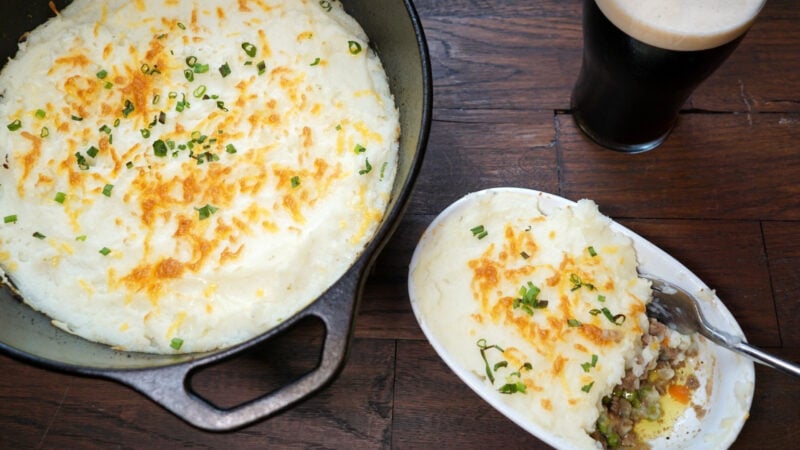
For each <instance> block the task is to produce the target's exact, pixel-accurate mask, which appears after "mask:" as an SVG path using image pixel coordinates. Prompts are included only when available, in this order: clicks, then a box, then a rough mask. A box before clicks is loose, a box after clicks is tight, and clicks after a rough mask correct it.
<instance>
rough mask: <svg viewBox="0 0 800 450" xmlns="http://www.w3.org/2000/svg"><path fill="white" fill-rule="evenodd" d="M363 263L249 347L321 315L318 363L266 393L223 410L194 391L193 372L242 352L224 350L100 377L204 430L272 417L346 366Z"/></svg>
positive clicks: (224, 427)
mask: <svg viewBox="0 0 800 450" xmlns="http://www.w3.org/2000/svg"><path fill="white" fill-rule="evenodd" d="M357 266H358V267H355V266H354V267H352V268H351V270H349V271H348V272H347V274H345V276H344V277H343V278H341V279H340V280H339V281H338V282H337V283H336V284H334V285H333V286H332V287H331V288H330V289H328V291H326V292H325V293H324V294H323V295H322V296H321V297H319V298H318V299H317V300H315V301H314V302H313V303H312V304H311V305H310V306H309V307H308V308H306V309H305V310H303V311H301V312H300V313H298V314H296V315H295V316H293V317H292V319H291V320H290V321H289V322H288V323H286V324H285V326H281V327H279V328H278V329H275V330H273V331H272V332H269V333H268V334H266V335H264V336H262V337H260V338H258V341H257V342H255V343H248V344H245V345H246V346H248V347H249V346H252V345H259V344H262V343H264V342H266V341H268V340H270V339H271V338H272V337H274V336H276V335H277V334H280V333H281V332H282V331H284V330H286V329H288V328H289V327H291V326H293V325H294V324H295V323H297V321H299V320H300V319H302V318H305V317H309V316H316V317H318V318H319V319H320V320H322V321H323V322H324V324H325V340H324V343H323V348H322V355H321V357H320V361H319V364H318V366H317V367H316V368H315V369H314V370H312V371H311V372H309V373H307V374H305V375H303V376H301V377H300V378H298V379H296V380H294V381H292V382H291V383H289V384H287V385H285V386H282V387H280V388H278V389H276V390H275V391H272V392H270V393H268V394H265V395H263V396H262V397H259V398H257V399H254V400H252V401H249V402H246V403H244V404H242V405H239V406H236V407H233V408H230V409H221V408H218V407H216V406H214V405H212V404H211V403H209V402H207V401H206V400H204V399H203V398H201V397H200V396H198V395H197V394H196V393H194V392H193V391H192V390H191V388H190V386H189V384H190V383H189V378H190V377H191V373H192V372H193V371H195V370H198V369H200V368H203V367H207V366H210V365H213V364H215V363H218V362H221V361H222V360H224V359H225V358H227V357H230V356H234V355H235V354H236V353H237V351H231V352H224V353H223V355H222V356H221V357H219V358H213V357H212V358H200V359H198V360H196V361H190V362H187V363H181V364H176V365H172V366H165V367H159V368H155V369H143V370H124V371H110V372H104V373H101V374H99V375H101V376H104V377H107V378H111V379H113V380H116V381H119V382H121V383H123V384H126V385H128V386H130V387H132V388H134V389H136V390H137V391H139V392H141V393H142V394H144V395H146V396H147V397H149V398H150V399H152V400H153V401H155V402H156V403H158V404H159V405H161V406H162V407H164V408H166V409H167V410H169V411H171V412H172V413H174V414H175V415H177V416H178V417H180V418H181V419H183V420H185V421H186V422H188V423H189V424H191V425H194V426H195V427H198V428H201V429H204V430H209V431H229V430H233V429H236V428H239V427H243V426H245V425H248V424H251V423H253V422H255V421H258V420H261V419H264V418H267V417H269V416H271V415H274V414H276V413H277V412H279V411H281V410H283V409H284V408H286V407H288V406H290V405H292V404H294V403H296V402H298V401H300V400H302V399H304V398H306V397H308V396H310V395H311V394H312V393H314V392H316V391H318V390H319V389H321V388H323V387H324V386H326V385H327V384H328V383H330V382H331V381H333V379H334V378H335V377H336V376H337V375H338V374H339V372H340V371H341V369H342V368H343V367H344V362H345V359H346V356H347V349H348V346H349V341H350V335H351V332H352V324H353V318H354V315H355V311H356V305H357V302H358V298H359V297H360V296H361V292H360V291H361V287H362V283H361V280H362V278H363V277H362V274H363V272H364V264H363V262H362V261H359V262H358V263H357Z"/></svg>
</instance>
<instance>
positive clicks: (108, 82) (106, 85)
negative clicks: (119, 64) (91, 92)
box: [103, 81, 114, 89]
mask: <svg viewBox="0 0 800 450" xmlns="http://www.w3.org/2000/svg"><path fill="white" fill-rule="evenodd" d="M103 87H104V88H106V89H111V88H112V87H114V83H112V82H110V81H106V84H104V85H103Z"/></svg>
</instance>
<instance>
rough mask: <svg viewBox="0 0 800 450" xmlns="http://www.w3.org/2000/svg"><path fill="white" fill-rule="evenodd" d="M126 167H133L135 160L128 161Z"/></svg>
mask: <svg viewBox="0 0 800 450" xmlns="http://www.w3.org/2000/svg"><path fill="white" fill-rule="evenodd" d="M125 167H127V168H128V169H133V161H128V162H126V163H125Z"/></svg>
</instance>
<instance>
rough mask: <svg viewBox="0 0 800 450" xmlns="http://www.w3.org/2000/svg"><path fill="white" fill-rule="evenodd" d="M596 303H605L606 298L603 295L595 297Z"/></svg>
mask: <svg viewBox="0 0 800 450" xmlns="http://www.w3.org/2000/svg"><path fill="white" fill-rule="evenodd" d="M597 301H598V302H601V303H602V302H604V301H606V296H605V295H598V296H597Z"/></svg>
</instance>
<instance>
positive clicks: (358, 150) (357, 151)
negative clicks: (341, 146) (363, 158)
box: [353, 144, 367, 153]
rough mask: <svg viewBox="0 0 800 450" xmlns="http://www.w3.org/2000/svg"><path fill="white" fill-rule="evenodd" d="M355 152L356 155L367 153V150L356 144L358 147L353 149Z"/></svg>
mask: <svg viewBox="0 0 800 450" xmlns="http://www.w3.org/2000/svg"><path fill="white" fill-rule="evenodd" d="M353 151H354V152H356V153H364V152H366V151H367V148H366V147H364V146H363V145H361V144H356V146H355V147H354V148H353Z"/></svg>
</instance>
